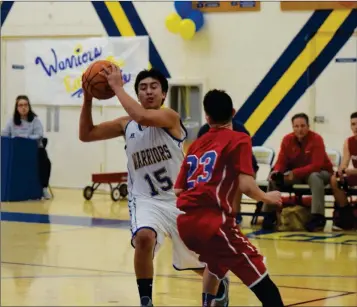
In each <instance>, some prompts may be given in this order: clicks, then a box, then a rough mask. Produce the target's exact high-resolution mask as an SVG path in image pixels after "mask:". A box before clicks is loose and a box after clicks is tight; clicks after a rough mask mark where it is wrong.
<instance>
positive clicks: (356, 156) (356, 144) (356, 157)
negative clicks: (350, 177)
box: [347, 136, 357, 168]
mask: <svg viewBox="0 0 357 307" xmlns="http://www.w3.org/2000/svg"><path fill="white" fill-rule="evenodd" d="M347 143H348V151H349V152H350V157H351V160H352V164H353V167H354V168H357V139H356V137H355V136H351V137H349V138H348V139H347Z"/></svg>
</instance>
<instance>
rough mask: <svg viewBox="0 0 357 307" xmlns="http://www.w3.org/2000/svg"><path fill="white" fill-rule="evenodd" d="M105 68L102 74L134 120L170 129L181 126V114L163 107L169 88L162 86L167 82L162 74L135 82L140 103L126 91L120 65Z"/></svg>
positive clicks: (144, 124) (146, 124) (142, 123)
mask: <svg viewBox="0 0 357 307" xmlns="http://www.w3.org/2000/svg"><path fill="white" fill-rule="evenodd" d="M103 70H104V71H103V72H102V74H103V75H104V76H105V77H106V78H107V80H108V84H109V85H110V87H111V88H112V89H113V91H114V93H115V95H116V96H117V98H118V99H119V101H120V103H121V105H122V106H123V108H124V109H125V111H126V112H127V113H128V115H129V116H130V117H131V118H132V119H133V120H134V121H136V122H137V123H138V124H140V125H142V126H152V127H162V128H168V129H172V128H175V127H179V125H180V117H179V114H178V113H177V112H175V111H174V110H172V109H162V108H161V105H162V103H163V101H164V100H165V98H166V93H167V88H163V86H162V84H163V83H165V82H166V84H167V80H166V79H165V80H160V78H162V76H161V75H159V74H158V76H157V78H153V77H147V78H143V80H140V82H138V84H135V90H136V92H137V94H138V98H139V100H140V102H141V104H140V103H138V102H137V101H136V100H135V99H133V98H132V97H131V96H130V95H128V94H127V93H126V92H125V90H124V88H123V86H124V84H123V80H122V75H121V72H120V69H119V67H117V66H115V65H112V68H111V69H108V68H106V67H103Z"/></svg>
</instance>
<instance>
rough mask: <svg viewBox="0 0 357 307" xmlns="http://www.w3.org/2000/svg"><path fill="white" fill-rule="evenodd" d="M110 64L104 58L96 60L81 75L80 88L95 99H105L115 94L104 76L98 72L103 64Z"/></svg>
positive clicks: (106, 65)
mask: <svg viewBox="0 0 357 307" xmlns="http://www.w3.org/2000/svg"><path fill="white" fill-rule="evenodd" d="M111 64H112V63H111V62H109V61H105V60H99V61H96V62H94V63H92V64H91V65H89V67H88V68H87V70H86V71H85V72H84V74H83V75H82V88H83V89H84V90H86V91H87V92H88V93H90V94H91V95H92V96H93V97H95V98H97V99H101V100H105V99H109V98H112V97H114V95H115V94H114V92H113V90H112V89H111V87H110V86H109V84H108V81H107V79H106V78H105V76H102V75H100V74H99V73H100V72H102V71H103V66H104V67H110V66H111ZM109 69H111V68H109Z"/></svg>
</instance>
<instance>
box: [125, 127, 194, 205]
mask: <svg viewBox="0 0 357 307" xmlns="http://www.w3.org/2000/svg"><path fill="white" fill-rule="evenodd" d="M181 127H182V129H181V132H182V134H181V135H182V137H181V139H177V138H175V137H173V136H172V135H171V134H170V133H169V132H168V130H167V129H164V128H157V127H144V126H141V125H139V124H138V123H137V122H135V121H130V122H129V123H128V124H127V126H126V128H125V140H126V146H125V150H126V155H127V159H128V191H129V199H130V198H132V197H145V198H153V199H157V200H162V201H172V203H174V204H175V203H176V196H175V193H174V189H173V187H174V184H175V181H176V178H177V176H178V173H179V171H180V168H181V164H182V161H183V159H184V153H183V148H182V142H183V141H184V140H185V139H186V137H187V131H186V129H185V127H184V126H183V125H182V123H181Z"/></svg>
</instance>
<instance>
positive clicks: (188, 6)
mask: <svg viewBox="0 0 357 307" xmlns="http://www.w3.org/2000/svg"><path fill="white" fill-rule="evenodd" d="M174 4H175V9H176V12H177V14H179V15H180V16H181V18H182V19H183V18H186V17H187V16H188V15H189V14H190V13H191V12H192V1H175V3H174Z"/></svg>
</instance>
